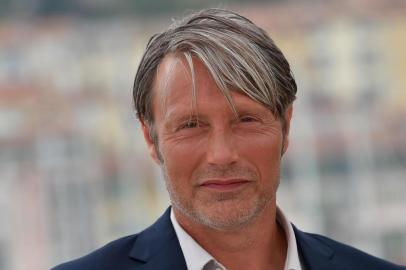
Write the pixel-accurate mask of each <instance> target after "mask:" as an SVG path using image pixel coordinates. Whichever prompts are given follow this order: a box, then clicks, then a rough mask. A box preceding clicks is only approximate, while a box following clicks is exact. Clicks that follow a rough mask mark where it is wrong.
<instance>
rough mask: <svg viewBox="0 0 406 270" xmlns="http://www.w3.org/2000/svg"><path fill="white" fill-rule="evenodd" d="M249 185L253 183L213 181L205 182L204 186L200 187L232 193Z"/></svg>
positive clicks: (232, 180) (244, 180) (236, 180)
mask: <svg viewBox="0 0 406 270" xmlns="http://www.w3.org/2000/svg"><path fill="white" fill-rule="evenodd" d="M249 183H251V181H249V180H246V179H227V180H220V179H213V180H207V181H204V182H203V183H202V184H200V186H201V187H204V188H209V189H212V190H218V191H232V190H234V189H238V188H240V187H242V186H244V185H246V184H249Z"/></svg>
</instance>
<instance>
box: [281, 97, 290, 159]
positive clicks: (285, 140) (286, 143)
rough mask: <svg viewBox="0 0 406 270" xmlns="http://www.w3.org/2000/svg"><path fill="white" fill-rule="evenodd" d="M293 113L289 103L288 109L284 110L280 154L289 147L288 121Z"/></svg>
mask: <svg viewBox="0 0 406 270" xmlns="http://www.w3.org/2000/svg"><path fill="white" fill-rule="evenodd" d="M292 115H293V105H289V107H288V109H287V110H286V112H285V116H284V118H285V127H284V128H285V130H284V134H283V145H282V147H283V148H282V155H283V154H285V152H286V150H288V147H289V131H290V121H291V120H292Z"/></svg>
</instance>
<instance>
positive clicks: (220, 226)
mask: <svg viewBox="0 0 406 270" xmlns="http://www.w3.org/2000/svg"><path fill="white" fill-rule="evenodd" d="M265 206H266V202H260V201H251V202H247V201H244V202H236V201H233V200H229V201H221V202H216V203H214V204H212V205H210V206H209V207H198V208H195V209H194V211H192V212H193V213H190V214H191V215H189V216H193V219H194V221H195V222H197V223H200V224H202V225H205V226H207V227H210V228H212V229H215V230H221V231H230V230H236V229H240V228H243V227H245V226H247V225H249V224H251V223H252V222H254V221H255V220H256V218H257V217H258V216H259V215H260V214H261V213H262V212H263V210H264V209H265Z"/></svg>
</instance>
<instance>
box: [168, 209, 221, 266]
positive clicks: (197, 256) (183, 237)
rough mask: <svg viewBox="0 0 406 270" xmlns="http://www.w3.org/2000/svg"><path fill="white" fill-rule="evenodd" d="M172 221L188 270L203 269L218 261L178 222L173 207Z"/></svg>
mask: <svg viewBox="0 0 406 270" xmlns="http://www.w3.org/2000/svg"><path fill="white" fill-rule="evenodd" d="M171 221H172V225H173V228H174V229H175V233H176V236H177V237H178V240H179V244H180V247H181V249H182V252H183V256H184V257H185V261H186V266H187V269H188V270H202V269H203V267H204V266H205V265H206V264H208V263H209V262H211V261H216V259H214V257H213V256H211V255H210V254H209V253H208V252H207V251H206V250H205V249H203V248H202V247H201V246H200V245H199V244H198V243H197V242H196V241H195V240H194V239H193V238H192V237H191V236H190V235H189V234H188V233H187V232H186V231H185V230H184V229H183V228H182V227H181V226H180V225H179V223H178V221H177V220H176V217H175V215H174V213H173V211H172V209H171Z"/></svg>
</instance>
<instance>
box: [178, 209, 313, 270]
mask: <svg viewBox="0 0 406 270" xmlns="http://www.w3.org/2000/svg"><path fill="white" fill-rule="evenodd" d="M276 220H277V222H278V223H279V224H280V225H281V227H282V228H283V230H284V231H285V235H286V240H287V244H288V250H287V253H286V261H285V267H284V270H305V269H304V268H303V267H302V265H301V262H300V259H299V253H298V251H297V246H296V237H295V233H294V231H293V227H292V225H291V224H290V222H289V220H288V219H287V217H286V215H285V214H284V213H283V212H282V210H281V209H280V208H279V207H277V209H276ZM171 221H172V225H173V227H174V229H175V233H176V235H177V237H178V240H179V243H180V247H181V249H182V252H183V256H184V257H185V261H186V266H187V269H188V270H227V269H226V268H225V267H224V266H222V265H221V264H220V263H219V262H217V260H216V259H215V258H214V257H213V256H211V255H210V254H209V253H208V252H207V251H206V250H205V249H203V248H202V247H201V246H200V245H199V244H198V243H197V242H196V241H195V240H194V239H193V238H192V237H191V236H190V235H189V234H188V233H187V232H186V231H185V230H184V229H183V228H182V227H181V226H180V225H179V223H178V221H177V220H176V217H175V215H174V213H173V211H172V209H171Z"/></svg>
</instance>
